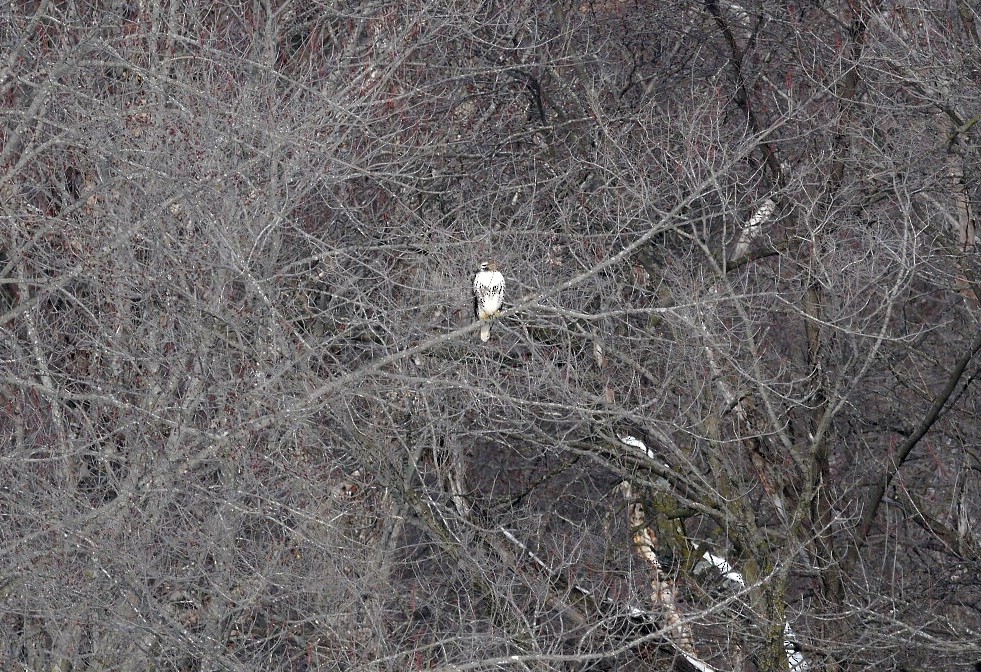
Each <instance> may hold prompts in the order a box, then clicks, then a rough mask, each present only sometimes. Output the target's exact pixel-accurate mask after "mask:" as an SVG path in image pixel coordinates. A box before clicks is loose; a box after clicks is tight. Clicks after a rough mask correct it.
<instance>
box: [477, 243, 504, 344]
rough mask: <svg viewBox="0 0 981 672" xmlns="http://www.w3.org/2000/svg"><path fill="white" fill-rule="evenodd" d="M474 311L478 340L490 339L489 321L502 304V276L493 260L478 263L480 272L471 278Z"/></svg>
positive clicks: (499, 310)
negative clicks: (478, 325) (478, 322)
mask: <svg viewBox="0 0 981 672" xmlns="http://www.w3.org/2000/svg"><path fill="white" fill-rule="evenodd" d="M473 305H474V313H475V314H476V317H477V319H478V320H480V321H481V323H482V324H481V325H480V340H482V341H484V342H485V343H486V342H487V341H489V340H490V328H491V325H490V321H491V320H492V319H494V318H495V317H497V314H498V313H500V312H501V306H502V305H504V276H503V275H501V273H500V271H498V270H497V265H496V264H495V263H494V262H493V261H485V262H484V263H482V264H481V265H480V272H479V273H477V275H476V276H474V279H473Z"/></svg>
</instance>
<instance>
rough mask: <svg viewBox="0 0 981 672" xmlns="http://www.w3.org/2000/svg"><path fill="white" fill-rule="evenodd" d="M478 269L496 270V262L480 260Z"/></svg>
mask: <svg viewBox="0 0 981 672" xmlns="http://www.w3.org/2000/svg"><path fill="white" fill-rule="evenodd" d="M480 270H482V271H496V270H497V264H495V263H494V262H493V261H482V262H480Z"/></svg>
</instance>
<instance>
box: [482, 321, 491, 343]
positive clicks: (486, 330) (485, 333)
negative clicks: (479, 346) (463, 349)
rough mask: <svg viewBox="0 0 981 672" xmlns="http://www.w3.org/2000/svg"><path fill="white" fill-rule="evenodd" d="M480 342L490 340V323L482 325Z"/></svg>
mask: <svg viewBox="0 0 981 672" xmlns="http://www.w3.org/2000/svg"><path fill="white" fill-rule="evenodd" d="M480 340H482V341H483V342H484V343H486V342H487V341H489V340H490V321H487V322H482V323H481V324H480Z"/></svg>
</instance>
